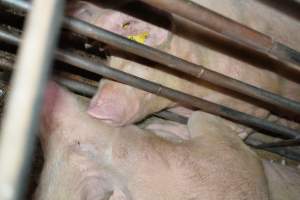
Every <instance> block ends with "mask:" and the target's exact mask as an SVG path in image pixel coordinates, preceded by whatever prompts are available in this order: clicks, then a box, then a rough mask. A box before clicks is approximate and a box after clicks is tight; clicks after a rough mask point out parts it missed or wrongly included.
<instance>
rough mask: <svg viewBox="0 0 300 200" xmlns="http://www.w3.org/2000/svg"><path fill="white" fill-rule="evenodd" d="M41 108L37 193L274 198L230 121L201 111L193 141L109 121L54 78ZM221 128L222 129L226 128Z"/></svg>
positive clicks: (192, 123) (142, 199) (113, 199)
mask: <svg viewBox="0 0 300 200" xmlns="http://www.w3.org/2000/svg"><path fill="white" fill-rule="evenodd" d="M46 94H47V95H46V100H45V103H44V109H43V113H42V124H41V132H42V135H41V139H42V146H43V150H44V156H45V164H44V168H43V172H42V175H41V180H40V184H39V187H38V189H37V192H36V195H35V198H36V199H43V200H47V199H56V200H60V199H70V200H76V199H80V200H81V199H110V200H119V199H120V200H121V199H122V200H127V199H131V200H135V199H139V200H148V199H149V200H150V199H151V200H152V199H157V200H160V199H161V200H163V199H164V200H169V199H170V200H171V199H172V200H176V199H178V200H184V199H186V200H188V199H215V200H218V199H220V200H221V199H222V200H224V199H225V200H226V199H228V200H240V199H245V200H246V199H247V200H248V199H253V200H259V199H262V200H263V199H268V198H269V197H268V195H269V194H268V188H267V183H266V178H265V176H264V170H263V166H262V163H261V162H260V160H259V158H258V157H257V156H256V155H255V154H254V153H253V152H252V151H251V150H250V149H249V148H248V147H247V146H245V145H244V144H243V142H242V141H241V140H240V138H238V137H237V136H236V135H235V134H234V133H232V131H231V130H230V128H228V127H227V125H226V123H225V122H224V123H223V122H221V123H220V121H219V120H221V119H219V118H216V117H214V116H212V115H209V114H205V113H201V112H195V113H193V115H192V117H191V118H190V120H189V123H188V129H189V131H190V133H191V138H192V139H191V140H190V141H184V142H182V143H174V142H172V141H169V140H166V139H163V138H160V137H158V136H155V135H154V134H152V133H150V132H148V131H145V130H142V129H139V128H138V127H136V126H132V125H131V126H125V127H122V128H118V127H113V126H109V125H107V124H105V123H103V122H99V121H98V120H96V119H93V118H92V117H90V116H88V115H87V114H86V112H85V111H84V110H85V107H86V105H84V104H83V103H82V102H81V101H79V100H78V99H76V97H75V96H73V95H72V94H71V93H69V92H67V91H66V90H64V89H62V88H60V87H59V86H57V85H56V84H54V83H50V84H49V86H48V89H47V91H46ZM220 130H222V131H220Z"/></svg>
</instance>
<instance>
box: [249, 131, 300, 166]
mask: <svg viewBox="0 0 300 200" xmlns="http://www.w3.org/2000/svg"><path fill="white" fill-rule="evenodd" d="M245 143H246V144H247V145H249V146H251V147H253V148H256V147H257V146H258V145H263V144H264V143H263V142H261V141H259V140H257V139H254V138H251V137H249V138H248V139H247V140H246V141H245ZM261 150H264V151H269V152H271V153H275V154H278V155H280V156H283V157H286V158H288V159H291V160H296V161H300V154H299V152H298V151H297V150H296V149H292V148H289V147H287V148H281V147H276V148H267V149H261Z"/></svg>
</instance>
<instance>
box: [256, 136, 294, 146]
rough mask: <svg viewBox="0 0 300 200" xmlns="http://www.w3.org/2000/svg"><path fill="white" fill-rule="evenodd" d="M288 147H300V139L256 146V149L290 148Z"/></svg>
mask: <svg viewBox="0 0 300 200" xmlns="http://www.w3.org/2000/svg"><path fill="white" fill-rule="evenodd" d="M288 146H300V138H297V139H293V140H283V141H279V142H272V143H266V144H260V145H256V146H255V148H258V149H269V148H275V147H288Z"/></svg>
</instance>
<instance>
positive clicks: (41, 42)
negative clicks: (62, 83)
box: [0, 0, 64, 200]
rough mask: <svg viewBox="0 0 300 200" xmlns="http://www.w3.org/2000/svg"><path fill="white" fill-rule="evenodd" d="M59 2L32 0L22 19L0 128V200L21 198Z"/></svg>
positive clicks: (60, 7) (60, 9)
mask: <svg viewBox="0 0 300 200" xmlns="http://www.w3.org/2000/svg"><path fill="white" fill-rule="evenodd" d="M21 2H22V1H21ZM63 2H64V1H61V0H51V1H44V0H34V1H33V9H32V11H31V13H30V14H29V17H28V19H27V20H26V25H25V32H24V37H23V38H24V40H23V42H22V45H21V47H20V51H19V52H20V53H19V55H18V58H17V61H16V70H15V73H14V74H13V79H12V92H11V94H10V96H9V99H8V104H7V110H6V113H5V116H4V118H3V126H2V129H1V130H2V131H1V132H2V133H1V140H0V142H1V145H0V168H1V170H0V199H3V200H16V199H23V197H22V196H23V195H24V194H23V193H24V191H25V188H26V181H24V180H26V177H27V175H28V172H29V169H30V164H31V155H32V150H33V144H34V141H35V134H36V131H37V128H38V126H37V125H38V124H39V120H38V119H39V113H40V112H39V111H40V106H41V103H42V96H43V91H44V87H45V86H46V81H47V77H48V71H49V69H50V65H51V62H52V57H53V50H54V47H55V44H56V41H57V38H58V37H57V36H58V33H59V28H60V25H61V19H62V16H63V7H64V6H63ZM11 36H12V35H11ZM12 37H13V36H12Z"/></svg>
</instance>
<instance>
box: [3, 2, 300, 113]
mask: <svg viewBox="0 0 300 200" xmlns="http://www.w3.org/2000/svg"><path fill="white" fill-rule="evenodd" d="M0 2H1V3H2V4H4V5H6V6H10V7H12V8H15V9H20V10H22V11H28V10H29V8H30V4H28V3H27V4H26V5H25V4H24V2H23V3H19V1H12V0H1V1H0ZM173 3H174V2H173ZM64 27H65V28H67V29H70V30H72V31H74V32H77V33H79V34H82V35H85V36H87V37H90V38H92V39H95V40H98V41H101V42H103V43H106V44H109V45H111V46H114V47H117V48H119V49H122V50H124V51H127V52H130V53H133V54H135V55H138V56H141V57H144V58H147V59H149V60H152V61H154V62H158V63H160V64H163V65H164V66H166V67H169V68H171V69H174V70H177V71H180V72H183V73H186V74H189V75H192V76H194V77H196V78H198V79H201V80H205V81H207V82H209V83H211V84H213V85H217V86H219V87H222V88H227V89H229V90H232V91H235V92H238V93H241V94H244V95H246V96H249V97H252V98H256V99H258V100H260V101H262V102H265V103H267V104H270V105H274V106H276V107H278V108H281V109H284V110H288V111H290V112H293V113H296V114H299V115H300V103H299V102H296V101H293V100H290V99H287V98H284V97H281V96H279V95H276V94H274V93H271V92H269V91H266V90H263V89H260V88H258V87H255V86H252V85H249V84H247V83H244V82H242V81H239V80H235V79H233V78H230V77H227V76H225V75H223V74H220V73H217V72H214V71H212V70H209V69H207V68H205V67H203V66H201V65H196V64H193V63H190V62H187V61H185V60H183V59H180V58H177V57H175V56H172V55H170V54H167V53H165V52H162V51H160V50H157V49H154V48H151V47H148V46H145V45H143V44H140V43H137V42H134V41H132V40H128V39H127V38H124V37H121V36H119V35H117V34H114V33H112V32H109V31H106V30H104V29H102V28H98V27H96V26H93V25H91V24H88V23H86V22H83V21H80V20H77V19H74V18H70V17H65V18H64Z"/></svg>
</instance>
